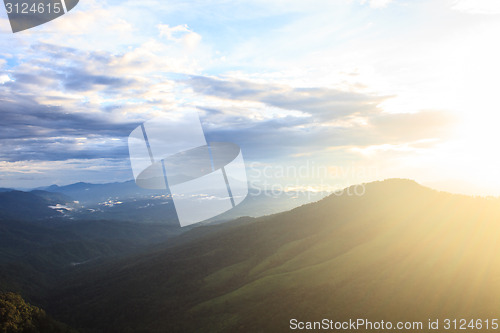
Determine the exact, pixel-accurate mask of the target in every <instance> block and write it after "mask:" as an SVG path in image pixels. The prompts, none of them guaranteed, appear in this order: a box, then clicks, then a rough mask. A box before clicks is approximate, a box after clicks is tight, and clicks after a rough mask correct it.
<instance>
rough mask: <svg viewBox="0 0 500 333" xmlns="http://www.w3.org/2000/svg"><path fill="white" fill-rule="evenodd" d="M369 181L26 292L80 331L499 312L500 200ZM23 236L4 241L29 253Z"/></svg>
mask: <svg viewBox="0 0 500 333" xmlns="http://www.w3.org/2000/svg"><path fill="white" fill-rule="evenodd" d="M362 186H363V188H364V191H362V193H361V192H360V191H359V190H358V191H354V190H346V191H344V192H343V194H342V195H340V194H338V195H330V196H328V197H326V198H324V199H322V200H320V201H318V202H315V203H310V204H306V205H303V206H300V207H297V208H295V209H292V210H290V211H286V212H282V213H278V214H273V215H268V216H263V217H259V218H251V217H242V218H238V219H236V220H233V221H230V222H227V223H224V224H216V225H198V226H196V227H194V228H192V229H190V230H188V231H186V232H183V233H182V234H178V235H176V236H172V237H169V238H166V237H163V241H157V242H155V243H154V244H151V246H149V247H142V248H140V249H139V250H137V251H130V252H129V253H126V254H124V255H122V256H105V255H104V256H103V258H102V259H101V260H95V261H90V262H80V263H78V264H77V265H73V266H68V265H66V266H65V267H66V268H65V269H62V270H59V271H58V273H57V274H58V276H59V278H57V279H56V280H54V281H56V283H54V281H53V283H50V282H47V283H45V284H43V285H40V286H38V287H37V288H26V286H24V287H23V286H20V287H19V288H18V292H20V293H21V294H22V295H23V296H25V297H26V298H27V299H28V300H30V301H31V302H33V303H34V304H35V305H37V306H41V307H42V308H44V309H46V310H47V312H48V313H49V314H50V315H51V316H53V317H54V318H55V319H56V320H58V321H62V322H64V323H66V324H69V325H70V326H71V327H73V328H75V329H77V330H78V331H80V332H200V331H203V332H236V331H238V332H286V331H289V330H290V325H291V320H292V319H295V320H297V321H302V322H306V321H321V320H323V319H325V318H327V319H330V320H334V321H349V320H350V319H351V320H356V319H357V318H363V319H365V320H370V321H374V322H375V321H376V322H380V321H381V320H384V321H385V322H387V321H391V322H394V323H396V322H397V321H405V322H422V323H423V325H424V326H423V329H422V330H421V331H423V332H426V331H432V330H429V329H428V328H427V326H426V325H428V320H432V321H435V320H439V322H440V323H441V324H440V325H443V323H444V321H445V319H447V318H448V319H451V320H453V319H457V320H458V321H460V319H466V320H467V323H468V324H469V321H470V320H471V319H474V320H475V321H474V323H476V321H477V320H478V319H480V320H488V321H489V323H490V324H491V323H492V320H493V319H496V318H497V316H498V312H497V310H498V308H500V259H498V256H497V255H496V254H497V253H498V252H499V250H500V199H496V198H481V197H469V196H464V195H456V194H450V193H445V192H439V191H435V190H432V189H429V188H426V187H423V186H421V185H419V184H417V183H415V182H413V181H410V180H404V179H390V180H386V181H381V182H373V183H369V184H363V185H362ZM358 189H359V187H358ZM354 193H359V194H360V195H355V194H354ZM143 225H144V224H143ZM82 228H83V227H82ZM23 230H24V229H23ZM93 230H94V231H92V232H88V234H92V233H93V232H95V233H94V236H95V235H97V234H98V233H99V230H100V226H99V225H95V228H94V229H93ZM109 230H110V231H112V232H113V231H114V230H116V229H109ZM132 230H133V229H129V231H126V230H124V232H123V234H124V235H127V234H128V232H131V231H132ZM23 232H26V231H25V230H24V231H23ZM75 232H76V235H78V236H79V237H82V234H84V233H83V232H81V231H80V232H79V231H75ZM33 233H34V234H37V233H39V232H38V231H36V230H33ZM14 234H15V233H14ZM107 236H108V237H109V234H108V235H107ZM53 237H54V239H56V240H57V239H59V238H61V237H63V236H61V235H58V234H53ZM148 237H149V236H148ZM10 238H11V237H10V236H6V239H10ZM160 238H162V237H160ZM54 239H52V240H54ZM88 239H89V238H87V240H88ZM104 240H105V238H104ZM50 241H51V239H48V240H47V242H50ZM2 243H3V242H1V241H0V244H2ZM15 243H16V242H15V241H14V242H11V244H10V245H5V246H4V247H3V248H0V251H2V253H6V251H8V249H10V250H11V252H13V253H14V254H15V253H18V252H19V250H15ZM56 243H57V241H56ZM62 248H64V247H61V248H60V249H59V251H60V250H61V249H62ZM111 248H114V249H117V247H114V246H111ZM31 251H32V250H29V249H28V250H27V252H31ZM34 251H36V249H34ZM14 254H11V255H14ZM53 256H55V255H54V254H49V255H48V257H49V258H52V257H53ZM56 257H57V256H56ZM17 258H18V260H19V261H21V262H22V261H23V260H25V259H24V258H21V257H17ZM18 264H20V263H19V262H18ZM55 267H58V264H57V262H56V263H54V266H52V268H51V269H54V268H55ZM1 272H2V274H3V275H4V276H5V275H6V274H7V273H9V272H10V273H11V274H12V275H10V276H7V277H5V278H4V280H3V281H2V280H0V289H5V288H6V286H7V287H8V285H7V284H6V281H11V280H12V279H13V278H14V277H15V274H14V273H12V270H10V271H9V267H8V266H6V267H5V268H3V267H2V270H1ZM39 272H40V274H41V275H40V276H42V277H44V279H46V280H47V281H50V280H51V279H54V275H53V274H51V272H50V271H49V272H47V271H44V270H43V269H39ZM9 278H10V280H9ZM496 320H498V319H496ZM474 325H475V324H474ZM440 327H441V329H443V326H440ZM361 331H363V329H361ZM419 331H420V330H419ZM447 331H449V332H454V331H457V332H458V331H460V329H456V330H454V329H448V330H447Z"/></svg>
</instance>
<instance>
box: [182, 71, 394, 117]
mask: <svg viewBox="0 0 500 333" xmlns="http://www.w3.org/2000/svg"><path fill="white" fill-rule="evenodd" d="M187 83H188V84H189V85H190V86H191V87H192V88H193V89H194V91H195V92H197V93H201V94H205V95H211V96H217V97H221V98H225V99H233V100H247V101H258V102H262V103H266V104H267V105H270V106H275V107H279V108H282V109H288V110H300V111H303V112H306V113H308V114H310V115H311V116H313V117H314V119H317V120H319V121H327V120H334V119H338V118H342V117H346V116H349V115H356V114H363V115H365V116H366V115H369V114H373V113H378V110H377V108H376V106H377V105H378V104H380V103H381V102H383V101H384V100H386V99H387V98H388V97H387V96H374V95H367V94H361V93H355V92H345V91H340V90H335V89H327V88H292V87H289V86H281V85H270V84H259V83H253V82H248V81H241V80H218V79H214V78H209V77H202V76H193V77H191V78H190V79H189V80H187Z"/></svg>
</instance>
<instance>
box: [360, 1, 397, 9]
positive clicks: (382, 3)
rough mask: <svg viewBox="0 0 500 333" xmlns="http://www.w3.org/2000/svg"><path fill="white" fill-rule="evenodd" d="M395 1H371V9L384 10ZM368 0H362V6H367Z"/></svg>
mask: <svg viewBox="0 0 500 333" xmlns="http://www.w3.org/2000/svg"><path fill="white" fill-rule="evenodd" d="M392 1H393V0H369V3H370V7H371V8H383V7H386V6H387V5H388V4H389V3H390V2H392ZM366 2H368V1H367V0H361V4H365V3H366Z"/></svg>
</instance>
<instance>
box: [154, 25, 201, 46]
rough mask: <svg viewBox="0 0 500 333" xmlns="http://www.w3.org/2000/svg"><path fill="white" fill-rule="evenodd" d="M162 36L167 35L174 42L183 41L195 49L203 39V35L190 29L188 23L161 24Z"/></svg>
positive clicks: (159, 26) (159, 28)
mask: <svg viewBox="0 0 500 333" xmlns="http://www.w3.org/2000/svg"><path fill="white" fill-rule="evenodd" d="M158 30H159V31H160V37H166V38H167V39H168V40H171V41H174V42H181V43H183V44H184V46H186V47H188V48H190V49H193V48H195V47H196V46H197V45H198V43H199V42H200V41H201V36H200V35H199V34H197V33H196V32H194V31H192V30H191V29H189V27H188V26H187V25H186V24H183V25H177V26H175V27H170V26H169V25H168V24H159V25H158Z"/></svg>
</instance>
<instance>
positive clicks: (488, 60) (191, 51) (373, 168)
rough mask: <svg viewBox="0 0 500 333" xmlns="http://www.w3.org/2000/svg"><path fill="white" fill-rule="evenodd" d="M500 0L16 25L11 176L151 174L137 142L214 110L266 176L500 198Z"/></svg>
mask: <svg viewBox="0 0 500 333" xmlns="http://www.w3.org/2000/svg"><path fill="white" fill-rule="evenodd" d="M499 15H500V4H499V2H498V1H494V0H422V1H415V0H410V1H405V0H371V1H368V0H338V1H315V0H313V1H289V0H286V1H285V0H277V1H263V0H262V1H261V0H254V1H226V0H218V1H215V0H214V1H210V0H208V1H203V2H201V1H160V0H158V1H156V0H143V1H106V0H103V1H94V0H81V1H80V3H79V4H78V6H76V7H75V8H74V9H73V10H72V11H70V12H68V13H67V14H66V15H64V16H62V17H60V18H58V19H56V20H54V21H51V22H49V23H47V24H44V25H41V26H39V27H36V28H33V29H30V30H26V31H23V32H19V33H16V34H13V33H12V32H11V30H10V25H9V22H8V19H7V14H6V11H5V8H3V7H2V8H0V39H1V43H0V187H14V188H34V187H38V186H47V185H51V184H58V185H65V184H71V183H75V182H80V181H84V182H92V183H103V182H115V181H126V180H130V179H132V178H133V175H132V170H131V166H130V161H129V152H128V147H127V139H128V136H129V134H130V133H131V132H132V130H134V129H135V128H136V127H137V126H140V124H141V123H143V122H145V121H147V120H149V119H153V118H155V117H157V116H159V115H165V114H167V115H170V114H171V115H172V116H173V117H174V118H175V116H174V115H175V114H178V113H182V110H183V109H187V108H195V109H197V110H198V113H199V116H200V119H201V122H202V125H203V128H204V130H205V133H206V138H207V140H208V141H228V142H233V143H237V144H238V145H240V147H241V150H242V153H243V156H244V159H245V162H246V166H247V175H248V178H249V181H250V183H251V185H252V184H253V186H254V187H259V186H261V187H266V188H268V187H273V186H275V188H280V187H281V188H283V189H304V190H310V191H323V190H332V189H335V188H339V187H344V186H348V185H351V184H358V183H361V182H367V181H373V180H380V179H385V178H394V177H399V178H410V179H414V180H416V181H418V182H420V183H422V184H424V185H429V186H431V187H434V188H437V189H441V190H447V191H452V192H457V193H467V194H480V195H500V175H499V170H500V157H499V154H498V152H497V143H498V142H499V141H500V131H499V130H498V123H499V120H500V108H499V101H498V98H497V96H498V92H497V86H498V78H499V77H500V64H499V61H498V59H500V46H499V44H498V35H499V33H500V20H499Z"/></svg>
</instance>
